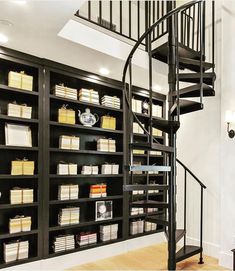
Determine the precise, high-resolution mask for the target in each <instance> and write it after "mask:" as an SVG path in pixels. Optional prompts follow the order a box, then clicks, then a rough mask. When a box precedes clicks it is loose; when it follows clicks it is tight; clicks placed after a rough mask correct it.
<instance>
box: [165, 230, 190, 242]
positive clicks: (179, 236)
mask: <svg viewBox="0 0 235 271" xmlns="http://www.w3.org/2000/svg"><path fill="white" fill-rule="evenodd" d="M185 233H186V231H185V230H176V232H175V241H176V243H177V242H179V241H180V240H181V239H182V238H183V237H184V235H185ZM165 234H166V238H167V239H169V234H168V231H166V232H165Z"/></svg>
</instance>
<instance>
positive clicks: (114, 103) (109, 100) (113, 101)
mask: <svg viewBox="0 0 235 271" xmlns="http://www.w3.org/2000/svg"><path fill="white" fill-rule="evenodd" d="M101 104H102V105H103V106H106V107H111V108H116V109H120V108H121V102H120V99H119V98H118V97H116V96H108V95H104V96H103V97H102V99H101Z"/></svg>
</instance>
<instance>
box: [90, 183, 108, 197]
mask: <svg viewBox="0 0 235 271" xmlns="http://www.w3.org/2000/svg"><path fill="white" fill-rule="evenodd" d="M101 197H107V184H105V183H100V184H94V185H91V186H90V198H101Z"/></svg>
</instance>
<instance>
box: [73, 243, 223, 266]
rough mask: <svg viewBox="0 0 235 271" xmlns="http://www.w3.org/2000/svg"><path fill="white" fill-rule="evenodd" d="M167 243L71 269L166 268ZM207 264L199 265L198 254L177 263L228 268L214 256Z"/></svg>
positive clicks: (207, 260) (208, 258)
mask: <svg viewBox="0 0 235 271" xmlns="http://www.w3.org/2000/svg"><path fill="white" fill-rule="evenodd" d="M166 252H167V250H166V244H165V243H164V244H161V245H155V246H150V247H146V248H142V249H138V250H134V251H131V252H128V253H125V254H121V255H118V256H115V257H111V258H107V259H104V260H99V261H96V262H93V263H89V264H84V265H81V266H77V267H74V268H71V269H69V271H75V270H118V271H121V270H166V269H167V265H166V264H167V253H166ZM204 261H205V264H203V265H198V256H195V257H192V258H190V259H187V260H185V261H183V262H181V263H179V264H177V270H228V269H226V268H223V267H220V266H218V261H217V260H216V259H214V258H212V257H207V256H205V257H204Z"/></svg>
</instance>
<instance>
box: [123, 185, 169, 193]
mask: <svg viewBox="0 0 235 271" xmlns="http://www.w3.org/2000/svg"><path fill="white" fill-rule="evenodd" d="M167 189H169V186H168V185H164V184H149V185H147V184H130V185H124V186H123V191H127V192H129V191H149V190H167Z"/></svg>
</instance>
